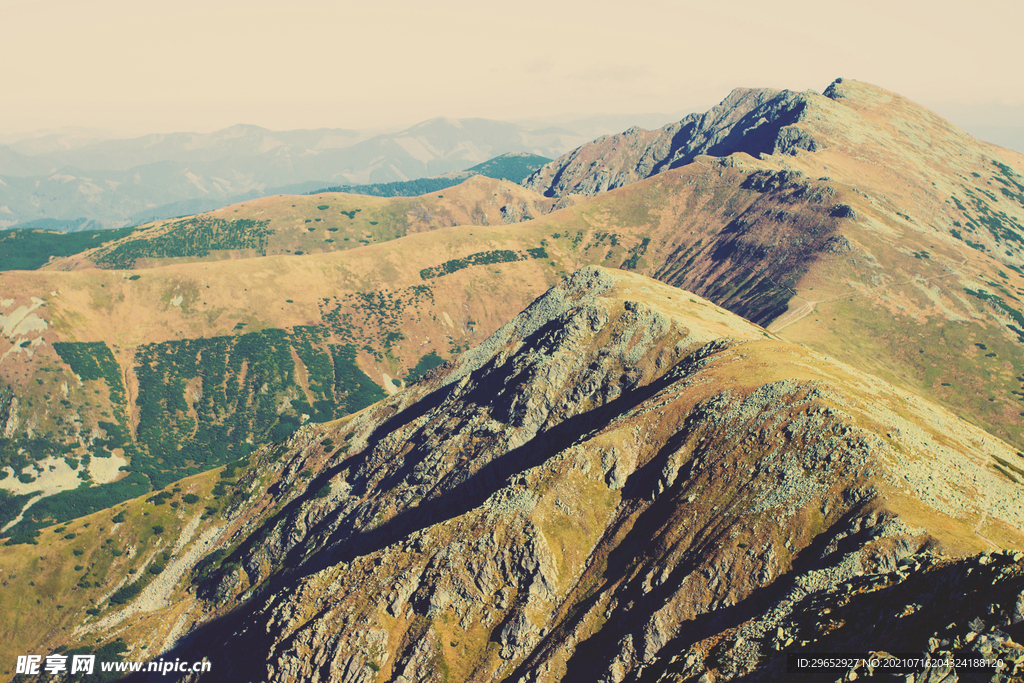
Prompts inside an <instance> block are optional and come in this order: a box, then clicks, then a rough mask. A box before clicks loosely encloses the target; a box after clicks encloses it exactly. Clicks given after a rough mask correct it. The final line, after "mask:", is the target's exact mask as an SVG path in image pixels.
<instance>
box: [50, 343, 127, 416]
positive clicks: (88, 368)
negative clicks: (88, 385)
mask: <svg viewBox="0 0 1024 683" xmlns="http://www.w3.org/2000/svg"><path fill="white" fill-rule="evenodd" d="M53 350H54V351H56V352H57V355H58V356H60V358H61V360H62V361H64V362H65V363H67V364H68V365H69V366H71V371H72V372H73V373H75V374H76V375H78V376H79V377H81V378H82V381H86V380H97V379H99V380H103V381H104V382H106V383H107V386H108V387H109V388H110V398H111V400H112V401H113V402H114V403H124V400H125V392H124V384H123V383H122V382H121V369H120V366H118V364H117V361H116V360H114V354H113V353H111V351H110V347H108V346H107V345H106V343H104V342H54V343H53Z"/></svg>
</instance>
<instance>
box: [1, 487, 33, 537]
mask: <svg viewBox="0 0 1024 683" xmlns="http://www.w3.org/2000/svg"><path fill="white" fill-rule="evenodd" d="M35 495H36V494H34V493H25V494H22V495H15V494H13V493H11V492H10V491H8V490H6V489H0V528H2V527H4V526H6V525H7V523H8V522H10V521H11V520H13V519H15V518H17V516H18V514H19V513H20V512H21V508H23V507H25V503H27V502H28V501H30V500H31V499H32V498H33V497H34V496H35Z"/></svg>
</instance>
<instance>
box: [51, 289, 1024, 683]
mask: <svg viewBox="0 0 1024 683" xmlns="http://www.w3.org/2000/svg"><path fill="white" fill-rule="evenodd" d="M1019 462H1020V459H1019V456H1018V455H1017V454H1015V453H1014V452H1013V450H1012V449H1010V448H1008V447H1007V446H1006V445H1005V444H1003V443H1002V442H999V441H998V440H996V439H993V438H992V437H991V436H989V435H986V434H985V433H984V432H981V431H980V430H978V429H976V428H974V427H971V426H970V425H968V424H966V423H963V422H962V421H960V420H958V419H957V418H956V417H954V416H953V415H952V414H950V413H948V412H946V411H944V410H942V409H940V408H937V407H935V406H933V405H930V404H928V403H927V402H925V401H923V400H921V399H919V398H917V397H915V396H912V395H910V394H907V393H906V392H903V391H901V390H899V389H896V388H894V387H892V386H891V385H888V384H886V383H885V382H882V381H880V380H878V379H876V378H873V377H871V376H869V375H865V374H863V373H860V372H858V371H856V370H854V369H853V368H851V367H849V366H846V365H843V364H841V363H838V362H836V361H834V360H829V359H827V358H825V357H823V356H820V355H818V354H816V353H814V352H812V351H810V350H808V349H806V348H804V347H800V346H797V345H793V344H789V343H787V342H784V341H781V340H779V339H778V338H777V337H775V336H774V335H771V334H770V333H767V332H765V331H764V330H763V329H761V328H759V327H757V326H756V325H752V324H750V323H748V322H746V321H744V320H742V319H740V318H738V317H736V316H734V315H732V314H730V313H728V312H726V311H724V310H722V309H719V308H717V307H715V306H713V305H712V304H710V303H709V302H707V301H704V300H701V299H699V298H697V297H695V296H694V295H692V294H689V293H687V292H685V291H681V290H678V289H674V288H671V287H667V286H665V285H663V284H660V283H657V282H654V281H651V280H648V279H645V278H641V277H638V276H635V275H630V274H626V273H621V272H617V271H607V270H602V269H585V270H583V271H581V272H579V273H577V274H575V275H574V276H573V277H572V278H571V279H569V280H567V281H564V282H563V283H561V284H560V285H558V286H557V287H555V288H554V289H552V290H551V291H549V292H548V293H547V294H545V295H544V296H543V297H541V298H540V299H538V300H537V301H536V302H534V303H533V304H532V305H531V306H530V307H529V308H528V309H527V310H526V311H524V312H523V313H522V314H521V315H519V316H518V317H517V318H516V319H515V320H513V321H512V322H511V323H509V324H507V325H505V326H503V327H502V328H501V329H500V330H499V331H498V332H496V333H495V334H494V335H492V336H491V337H490V338H488V339H487V340H486V341H485V342H484V343H483V344H481V345H480V346H478V347H477V348H476V349H473V350H472V351H469V352H467V353H465V354H463V355H462V356H461V357H460V358H459V359H457V360H456V361H455V362H453V363H451V364H449V365H448V366H446V367H445V368H442V369H439V370H437V371H435V372H434V373H433V374H432V375H431V376H429V377H428V378H427V379H426V380H424V381H423V382H421V383H419V384H417V385H414V386H412V387H409V388H408V389H406V390H405V391H403V392H401V393H399V394H397V395H396V396H394V397H392V398H390V399H388V400H386V401H384V402H381V403H379V404H377V405H375V406H373V407H371V408H369V409H367V410H365V411H363V412H360V413H359V414H357V415H354V416H352V417H349V418H345V419H343V420H341V421H338V422H335V423H331V424H328V425H323V426H309V427H303V428H302V429H300V430H299V432H298V433H296V434H295V435H294V436H293V437H292V438H291V439H289V440H288V442H287V443H286V444H283V445H278V446H273V447H267V448H264V449H261V450H260V451H258V452H257V453H255V454H254V455H253V456H252V457H251V459H250V460H249V463H248V466H247V467H246V468H245V469H244V471H239V472H238V473H237V475H238V478H237V484H234V486H235V488H236V489H237V493H236V494H234V497H233V499H232V500H233V501H234V502H233V503H229V504H228V505H227V506H226V507H225V509H224V513H223V514H224V515H225V523H226V525H225V526H224V527H223V528H221V529H220V530H219V531H218V532H211V533H215V535H211V536H204V538H203V539H202V540H201V541H196V542H197V543H198V542H202V543H208V545H203V546H202V547H203V548H204V550H203V551H202V552H201V553H198V554H197V553H193V554H191V555H188V557H187V561H186V562H185V563H184V564H183V565H181V566H179V567H178V569H177V572H178V573H177V575H178V576H182V577H183V578H184V577H187V576H191V577H192V578H191V587H190V586H189V583H188V581H187V580H183V581H182V582H181V583H179V584H178V586H177V588H173V590H171V592H170V593H167V594H166V595H167V596H168V598H169V603H168V604H169V605H170V607H165V608H161V607H160V606H159V604H150V606H149V607H143V608H142V609H139V608H133V606H132V605H133V603H129V604H128V605H127V607H125V608H122V607H118V606H115V605H111V606H108V605H107V604H106V603H103V602H102V601H99V602H98V605H99V610H98V613H97V614H96V616H95V617H94V618H90V619H87V620H85V621H84V623H83V625H82V626H81V627H80V628H79V629H78V630H77V631H76V632H75V634H74V638H76V639H80V640H82V641H85V642H92V641H93V640H95V638H96V637H97V636H99V637H100V638H101V639H106V638H108V637H109V636H108V634H109V633H110V632H111V629H115V628H116V629H117V630H118V632H119V633H120V637H121V638H123V639H124V641H125V642H126V643H127V645H128V653H127V655H126V656H127V657H129V658H133V657H134V658H139V657H143V656H149V657H155V656H156V653H157V652H162V651H164V648H171V649H169V650H167V651H165V652H163V655H162V656H163V657H164V658H165V659H166V658H170V659H174V658H181V659H182V660H192V659H199V658H202V657H207V658H209V659H210V660H212V661H213V663H214V666H215V667H216V668H215V670H214V671H212V672H211V673H210V675H209V676H208V678H209V680H218V681H225V680H239V681H242V680H274V681H277V680H280V681H284V680H308V681H326V680H334V681H338V680H341V681H347V682H349V683H352V682H356V681H360V682H362V681H366V682H369V681H375V680H388V681H400V680H403V681H404V680H418V681H432V680H437V681H441V680H461V681H471V680H493V679H495V678H500V679H507V680H516V681H518V680H522V681H526V680H548V681H559V680H565V681H577V680H595V681H624V680H628V681H637V680H655V679H657V678H660V677H661V676H663V675H664V676H679V680H691V679H695V678H696V677H698V676H700V675H702V674H703V673H704V672H706V671H709V670H710V671H711V672H712V673H711V675H712V676H715V677H720V678H723V679H725V680H729V679H732V678H735V677H737V676H740V675H754V676H765V677H778V676H781V675H784V674H783V673H782V672H781V671H780V670H779V668H778V667H779V666H780V665H779V661H778V659H777V657H775V656H773V654H772V653H773V652H774V651H775V648H776V647H777V645H776V643H785V644H784V645H782V646H783V647H785V648H788V649H792V648H789V645H792V643H793V642H794V641H793V640H792V638H795V637H799V638H802V639H804V640H806V643H805V645H811V644H812V642H813V640H814V639H815V638H821V637H824V636H823V634H819V633H817V632H815V630H814V628H813V624H810V625H808V623H806V622H807V620H808V619H811V618H812V615H813V614H815V613H816V609H817V606H819V605H820V604H822V603H821V601H822V600H823V599H827V600H834V601H835V602H836V605H837V609H838V607H843V608H844V609H848V610H854V609H856V610H860V611H861V612H862V613H864V614H867V613H869V612H870V610H872V609H875V608H876V606H877V607H882V606H883V604H884V605H896V602H893V601H894V600H896V598H894V597H891V595H890V592H887V591H884V590H881V591H880V590H879V589H880V588H883V587H884V586H887V585H893V584H894V583H899V582H900V581H902V580H903V579H905V578H906V577H907V576H908V575H910V574H914V575H915V576H916V575H917V573H920V574H921V575H922V576H927V575H928V572H943V571H944V572H945V573H946V574H947V575H952V574H957V573H958V572H959V573H960V574H958V575H962V574H963V569H962V568H963V567H965V566H966V565H964V564H963V562H964V561H955V560H953V559H950V557H947V555H953V556H955V555H961V554H963V553H971V552H977V551H980V550H983V549H985V548H989V547H992V546H995V547H1000V546H1001V547H1009V548H1019V547H1020V546H1021V543H1022V542H1024V535H1022V533H1021V526H1022V522H1024V518H1022V517H1021V515H1022V513H1021V510H1022V509H1024V507H1022V503H1024V489H1022V487H1021V484H1020V483H1019V479H1018V477H1017V474H1016V471H1018V470H1020V465H1019V464H1017V463H1019ZM179 514H180V515H184V516H183V517H182V518H183V519H186V518H187V514H186V513H184V512H182V513H179ZM188 514H194V513H188ZM169 540H170V539H169ZM180 545H181V546H182V551H184V552H185V553H186V554H187V553H188V550H187V549H188V548H190V547H198V546H190V545H188V541H185V542H183V543H182V544H180ZM926 550H927V551H928V552H923V551H926ZM209 551H212V552H211V553H210V554H208V555H207V557H208V559H207V560H204V561H203V562H201V563H199V564H197V563H196V562H197V560H198V559H199V555H200V554H204V553H207V552H209ZM176 552H178V551H176ZM929 553H930V554H929ZM908 557H909V558H910V560H904V558H908ZM1014 558H1017V559H1016V560H1015V559H1014ZM1021 558H1024V555H1012V554H1011V555H1005V556H1004V555H999V556H998V562H996V564H997V566H998V567H1003V569H1000V574H999V575H997V576H995V578H991V577H989V578H988V579H986V580H987V581H995V583H996V584H997V587H996V588H990V592H989V593H988V596H989V597H988V598H987V599H989V600H991V601H992V602H993V604H997V606H998V609H996V608H993V610H995V611H992V612H991V613H986V614H985V616H984V617H983V618H984V619H985V621H986V623H1004V622H1005V623H1006V624H1010V623H1011V622H1012V621H1013V620H1014V619H1016V617H1015V616H1014V612H1013V609H1014V608H1013V603H1012V596H1013V595H1015V594H1016V592H1019V591H1020V590H1021V589H1022V588H1024V577H1022V575H1021V574H1022V571H1024V566H1022V565H1021V564H1020V562H1019V560H1020V559H1021ZM983 563H992V560H991V559H985V560H984V562H983ZM192 567H196V568H195V569H191V568H192ZM986 571H987V570H986ZM864 575H868V576H867V578H864ZM931 576H932V577H936V576H942V575H941V574H931ZM986 576H987V574H986ZM925 580H927V579H925ZM915 581H916V579H915ZM970 581H973V579H971V580H969V581H968V584H970ZM918 585H919V584H917V583H912V582H908V586H909V587H912V588H913V591H915V592H913V593H912V592H910V588H908V589H907V592H906V595H907V596H910V595H916V591H918V590H919V589H918V588H916V586H918ZM970 585H973V584H970ZM989 586H991V584H989ZM901 590H903V589H901ZM971 590H976V588H972V589H971ZM898 595H902V593H898ZM828 596H832V597H828ZM886 600H888V602H885V601H886ZM854 601H856V602H854ZM940 602H941V601H940ZM147 604H149V603H147ZM850 605H852V606H850ZM1007 605H1009V606H1008V607H1007ZM901 606H902V607H905V606H906V605H902V603H901ZM985 608H987V605H985V604H980V603H979V604H978V605H977V609H974V608H973V607H972V606H964V607H963V608H962V609H963V610H965V611H963V612H959V613H958V619H957V621H958V622H959V621H960V620H961V619H964V620H968V619H970V618H973V617H974V616H978V615H981V614H982V612H981V610H982V609H985ZM907 609H909V607H907ZM933 609H934V610H935V611H934V613H935V614H939V613H940V612H942V610H944V609H946V608H945V607H944V606H942V605H941V604H938V605H936V606H935V607H934V608H933V607H932V606H931V605H930V604H927V603H926V604H923V605H922V604H918V605H917V606H916V610H917V611H918V612H921V613H922V614H923V615H927V614H930V613H932V612H931V610H933ZM943 614H944V612H943ZM841 627H842V625H839V626H836V627H835V628H830V629H829V633H833V632H834V633H833V635H832V636H831V637H833V638H840V637H841V636H843V635H844V634H845V636H846V637H847V638H848V640H847V641H844V642H846V643H847V644H850V643H852V645H851V646H853V645H855V646H856V647H857V648H859V649H860V648H867V647H874V643H868V642H865V640H864V639H863V636H857V633H856V632H855V631H854V630H847V631H841V630H840V629H841ZM981 628H982V630H984V628H986V627H981ZM780 629H781V631H780ZM779 633H783V634H785V635H783V636H782V640H781V641H780V640H779V638H780V636H779ZM930 635H931V634H930V633H927V634H924V633H923V630H922V629H914V630H907V631H904V632H900V633H896V634H894V635H893V639H892V640H890V641H888V642H887V645H891V646H893V649H896V650H900V648H903V649H906V650H908V651H913V650H921V649H927V648H928V647H929V646H928V643H927V642H926V641H927V638H928V637H929V636H930ZM962 635H963V634H960V636H962ZM1005 639H1006V637H1005V636H1004V640H1005ZM972 640H973V639H972ZM51 642H56V641H51ZM837 642H838V641H837ZM937 642H938V641H937ZM951 642H952V637H950V638H949V643H951ZM985 642H988V641H985ZM143 644H148V648H147V649H148V651H149V654H144V651H143V650H142V649H141V647H142V645H143ZM939 648H940V646H939V645H938V644H937V645H936V646H935V648H934V649H935V650H936V651H937V650H938V649H939ZM255 653H258V654H255ZM773 672H774V673H773ZM183 678H184V679H185V680H205V679H203V678H201V677H199V676H194V675H187V676H184V677H183Z"/></svg>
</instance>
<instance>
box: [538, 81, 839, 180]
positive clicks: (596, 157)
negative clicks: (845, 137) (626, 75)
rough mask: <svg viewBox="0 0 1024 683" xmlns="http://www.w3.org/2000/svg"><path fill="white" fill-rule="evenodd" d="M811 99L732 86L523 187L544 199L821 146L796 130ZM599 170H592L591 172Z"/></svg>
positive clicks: (593, 147)
mask: <svg viewBox="0 0 1024 683" xmlns="http://www.w3.org/2000/svg"><path fill="white" fill-rule="evenodd" d="M810 99H811V96H810V95H808V94H805V93H796V92H793V91H790V90H781V91H780V90H773V89H770V88H736V89H735V90H733V91H732V92H731V93H729V95H728V96H727V97H726V98H725V99H724V100H722V102H721V103H720V104H718V105H715V106H714V107H712V108H711V109H710V110H708V111H707V112H705V113H703V114H691V115H689V116H687V117H685V118H684V119H682V120H681V121H679V122H678V123H672V124H669V125H667V126H665V127H664V128H661V129H660V130H658V131H645V130H642V129H639V128H631V129H629V130H627V131H625V132H624V133H621V134H619V135H608V136H604V137H602V138H599V139H598V140H595V141H594V142H592V143H589V144H587V145H584V146H583V147H580V148H578V149H576V150H574V151H573V152H570V153H569V154H566V155H564V156H562V157H560V158H558V159H556V160H554V161H552V162H551V163H550V164H548V165H546V166H544V167H542V168H540V169H539V170H537V171H536V172H535V173H534V174H533V175H532V176H530V178H528V179H527V180H526V181H525V182H524V185H526V186H527V187H530V188H531V189H534V190H536V191H538V192H542V193H543V194H545V195H546V196H549V197H552V196H562V195H565V194H569V193H580V194H595V193H597V192H604V191H606V190H610V189H614V188H616V187H621V186H622V185H627V184H629V183H632V182H636V181H637V180H641V179H643V178H646V177H648V176H651V175H655V174H657V173H661V172H663V171H667V170H669V169H672V168H678V167H680V166H683V165H685V164H688V163H690V162H692V161H693V160H694V159H696V157H697V156H699V155H702V154H706V155H712V156H728V155H729V154H733V153H736V152H744V153H746V154H749V155H750V156H753V157H755V158H756V157H758V156H759V155H761V154H782V155H795V154H797V153H799V152H801V151H816V150H818V149H820V148H821V147H822V146H823V144H824V143H823V142H822V141H821V140H820V139H818V138H816V137H814V136H813V135H811V134H810V133H809V132H808V131H807V130H806V129H805V128H804V127H802V126H798V125H796V124H797V123H798V122H800V121H801V120H803V119H804V118H805V110H806V109H807V107H808V103H809V100H810ZM595 167H596V168H599V169H601V170H599V171H598V172H597V173H595V172H594V170H593V169H594V168H595Z"/></svg>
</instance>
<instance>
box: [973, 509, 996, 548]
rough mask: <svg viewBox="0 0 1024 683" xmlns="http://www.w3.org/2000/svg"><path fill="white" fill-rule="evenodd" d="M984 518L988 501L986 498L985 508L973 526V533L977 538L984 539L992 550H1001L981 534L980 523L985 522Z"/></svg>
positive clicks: (986, 515) (986, 516) (986, 514)
mask: <svg viewBox="0 0 1024 683" xmlns="http://www.w3.org/2000/svg"><path fill="white" fill-rule="evenodd" d="M986 519H988V501H987V500H986V501H985V509H984V510H982V511H981V519H979V520H978V523H977V524H976V525H975V526H974V533H975V535H976V536H977V537H978V538H980V539H981V540H983V541H985V543H987V544H988V547H990V548H992V550H1001V548H1000V547H999V546H997V545H996V544H995V543H993V542H992V541H990V540H988V539H987V538H985V537H984V536H982V535H981V525H982V524H984V523H985V520H986Z"/></svg>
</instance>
